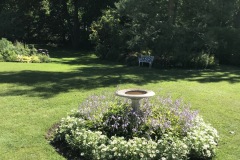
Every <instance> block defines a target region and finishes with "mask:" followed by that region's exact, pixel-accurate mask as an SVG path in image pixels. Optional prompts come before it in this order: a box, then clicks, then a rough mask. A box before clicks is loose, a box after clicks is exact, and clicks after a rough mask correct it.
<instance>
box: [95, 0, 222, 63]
mask: <svg viewBox="0 0 240 160" xmlns="http://www.w3.org/2000/svg"><path fill="white" fill-rule="evenodd" d="M195 3H196V4H195ZM188 5H193V6H191V7H195V8H194V9H196V11H198V9H199V8H198V6H199V5H200V6H201V7H202V8H208V7H209V6H208V5H206V4H204V3H199V2H189V4H188ZM183 7H184V5H183V4H180V3H179V4H178V7H177V8H176V9H178V10H179V11H178V12H177V13H178V14H177V15H176V16H178V17H175V20H176V21H175V22H174V23H173V22H172V23H170V22H169V15H168V10H169V3H168V2H167V1H162V0H143V1H137V0H122V1H119V2H118V3H116V4H115V8H114V9H108V10H107V11H105V12H104V13H103V15H102V17H101V18H100V19H99V20H98V21H96V22H94V23H93V24H92V34H91V40H92V41H93V42H95V44H96V53H97V55H98V56H99V57H100V58H103V59H109V60H114V61H119V60H121V59H122V58H123V57H122V56H123V55H124V56H125V57H124V58H125V59H126V61H125V62H126V63H127V64H128V65H136V64H137V63H136V62H137V60H136V58H134V56H133V54H132V53H136V52H137V53H140V54H142V53H143V52H145V51H148V50H150V51H151V55H153V56H155V57H156V59H155V61H154V63H153V67H161V68H163V67H185V68H186V67H188V68H189V67H191V68H207V67H211V66H213V65H214V64H215V58H214V57H215V50H216V48H217V44H218V43H217V40H216V37H215V36H212V32H210V31H209V30H210V29H209V30H208V29H206V26H204V25H207V23H208V21H209V20H208V19H206V18H205V17H204V16H200V15H195V16H196V17H197V18H198V21H192V19H191V16H193V15H191V16H190V18H189V10H186V8H183ZM191 7H190V8H191ZM133 8H134V9H133ZM194 9H193V11H194V12H195V10H194ZM199 12H202V11H201V10H199ZM191 14H192V13H191ZM193 14H195V13H193ZM196 14H197V13H196ZM198 16H199V17H198ZM196 17H194V18H196ZM199 21H201V23H200V22H199Z"/></svg>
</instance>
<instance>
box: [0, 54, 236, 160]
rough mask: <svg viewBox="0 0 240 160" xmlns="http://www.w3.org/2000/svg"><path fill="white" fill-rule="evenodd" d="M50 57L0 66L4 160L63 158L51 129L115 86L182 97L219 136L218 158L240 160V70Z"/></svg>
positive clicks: (0, 151) (89, 57) (0, 141)
mask: <svg viewBox="0 0 240 160" xmlns="http://www.w3.org/2000/svg"><path fill="white" fill-rule="evenodd" d="M59 55H61V57H60V56H59ZM79 55H80V56H79ZM52 57H54V58H53V62H52V63H48V64H28V63H3V62H1V63H0V66H1V67H0V121H1V123H0V159H64V158H63V157H62V156H60V155H58V153H57V152H55V150H54V149H53V148H52V146H51V145H49V144H48V142H47V141H46V140H45V137H44V136H45V134H46V133H47V131H48V129H49V128H50V127H51V126H52V125H53V124H54V123H56V122H58V121H59V120H60V119H61V118H62V117H65V116H66V115H67V113H69V112H70V111H71V110H72V109H76V108H77V107H78V105H79V103H81V102H82V101H83V100H84V99H85V98H86V97H87V96H88V95H91V94H97V93H99V94H100V93H101V92H102V91H110V92H113V93H114V91H115V90H116V86H117V85H119V87H120V88H121V89H123V88H137V87H138V88H144V89H151V90H154V91H156V92H158V91H160V93H161V94H162V95H171V96H172V97H174V98H183V99H184V100H185V102H187V103H191V104H192V108H193V109H197V110H199V111H200V114H201V115H202V116H203V117H204V119H205V121H207V122H209V123H211V124H212V125H213V126H214V127H215V128H216V129H217V130H218V131H219V134H220V137H221V140H220V144H219V149H218V151H217V157H216V158H215V159H218V160H220V159H233V160H235V159H238V158H239V157H240V148H239V146H240V141H239V139H240V134H239V132H240V129H239V124H240V117H239V113H240V68H236V67H228V66H222V67H218V68H216V69H210V70H179V69H172V70H161V69H148V68H147V67H141V68H139V67H128V66H124V65H119V64H116V63H112V62H106V61H100V60H98V59H97V58H96V57H95V56H93V55H92V54H90V53H86V52H82V53H79V52H75V51H64V50H53V51H52ZM230 132H231V133H233V132H234V134H231V133H230Z"/></svg>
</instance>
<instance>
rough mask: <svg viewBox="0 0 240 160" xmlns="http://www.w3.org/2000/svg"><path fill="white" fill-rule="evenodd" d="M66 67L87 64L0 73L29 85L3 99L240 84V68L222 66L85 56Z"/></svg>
mask: <svg viewBox="0 0 240 160" xmlns="http://www.w3.org/2000/svg"><path fill="white" fill-rule="evenodd" d="M62 63H64V64H69V65H72V64H81V65H82V64H85V65H86V66H84V67H79V68H77V69H76V70H73V71H71V72H48V71H28V70H24V71H19V72H0V83H7V84H19V85H22V86H27V87H26V88H28V89H26V88H24V89H20V88H21V87H20V88H14V89H9V90H7V91H5V92H2V93H0V96H14V95H27V96H40V97H43V98H50V97H53V96H55V95H58V94H60V93H64V92H69V91H71V90H73V89H75V90H79V91H82V90H93V89H96V88H99V87H109V86H117V85H118V84H125V83H131V84H136V85H140V86H141V85H146V84H148V83H158V82H162V81H178V80H185V81H196V82H199V83H209V82H212V83H217V82H223V81H225V82H229V83H238V82H240V69H239V68H236V67H227V66H223V67H219V68H216V69H211V70H181V69H172V70H160V69H149V68H147V67H128V66H123V65H116V64H114V63H113V62H112V63H106V62H104V61H100V60H98V59H97V58H93V57H91V56H87V55H83V56H81V57H79V58H73V59H70V60H69V61H68V60H66V62H65V61H62Z"/></svg>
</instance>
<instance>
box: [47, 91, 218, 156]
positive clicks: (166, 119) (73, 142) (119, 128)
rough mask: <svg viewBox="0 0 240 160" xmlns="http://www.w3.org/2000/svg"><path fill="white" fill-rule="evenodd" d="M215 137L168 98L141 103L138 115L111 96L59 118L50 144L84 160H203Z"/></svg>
mask: <svg viewBox="0 0 240 160" xmlns="http://www.w3.org/2000/svg"><path fill="white" fill-rule="evenodd" d="M218 140H219V136H218V133H217V131H216V129H214V128H213V127H212V126H211V125H209V124H206V123H205V122H204V120H203V119H202V118H201V116H200V115H199V114H198V112H197V111H192V110H190V106H189V105H187V104H185V103H184V102H183V101H182V100H180V99H177V100H172V98H171V97H156V98H152V99H151V101H150V100H148V99H143V100H142V101H141V107H140V111H137V112H135V111H133V110H132V108H131V107H130V104H129V101H128V100H126V99H122V98H119V97H115V96H114V95H112V96H111V95H109V94H101V95H93V96H90V97H89V98H88V99H87V100H86V101H85V102H83V103H82V104H81V106H80V107H79V109H78V110H75V111H72V113H71V114H70V115H69V116H67V117H66V118H63V119H62V120H61V122H60V123H59V126H58V127H57V129H56V132H55V133H54V135H53V138H52V139H51V143H53V144H57V143H61V144H64V145H66V148H69V155H71V156H72V158H73V159H74V158H80V157H81V158H83V159H121V160H122V159H123V160H129V159H133V160H135V159H160V158H161V159H189V158H194V159H206V158H212V157H213V156H215V149H216V147H217V144H218Z"/></svg>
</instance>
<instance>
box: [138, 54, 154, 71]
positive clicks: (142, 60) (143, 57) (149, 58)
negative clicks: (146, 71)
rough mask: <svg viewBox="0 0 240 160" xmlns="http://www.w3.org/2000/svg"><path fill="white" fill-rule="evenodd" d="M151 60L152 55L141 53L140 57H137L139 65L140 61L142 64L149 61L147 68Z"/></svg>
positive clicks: (150, 64) (152, 58)
mask: <svg viewBox="0 0 240 160" xmlns="http://www.w3.org/2000/svg"><path fill="white" fill-rule="evenodd" d="M153 60H154V56H143V55H141V56H140V57H138V63H139V66H140V65H141V63H142V65H143V62H145V63H149V68H151V67H152V62H153Z"/></svg>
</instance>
